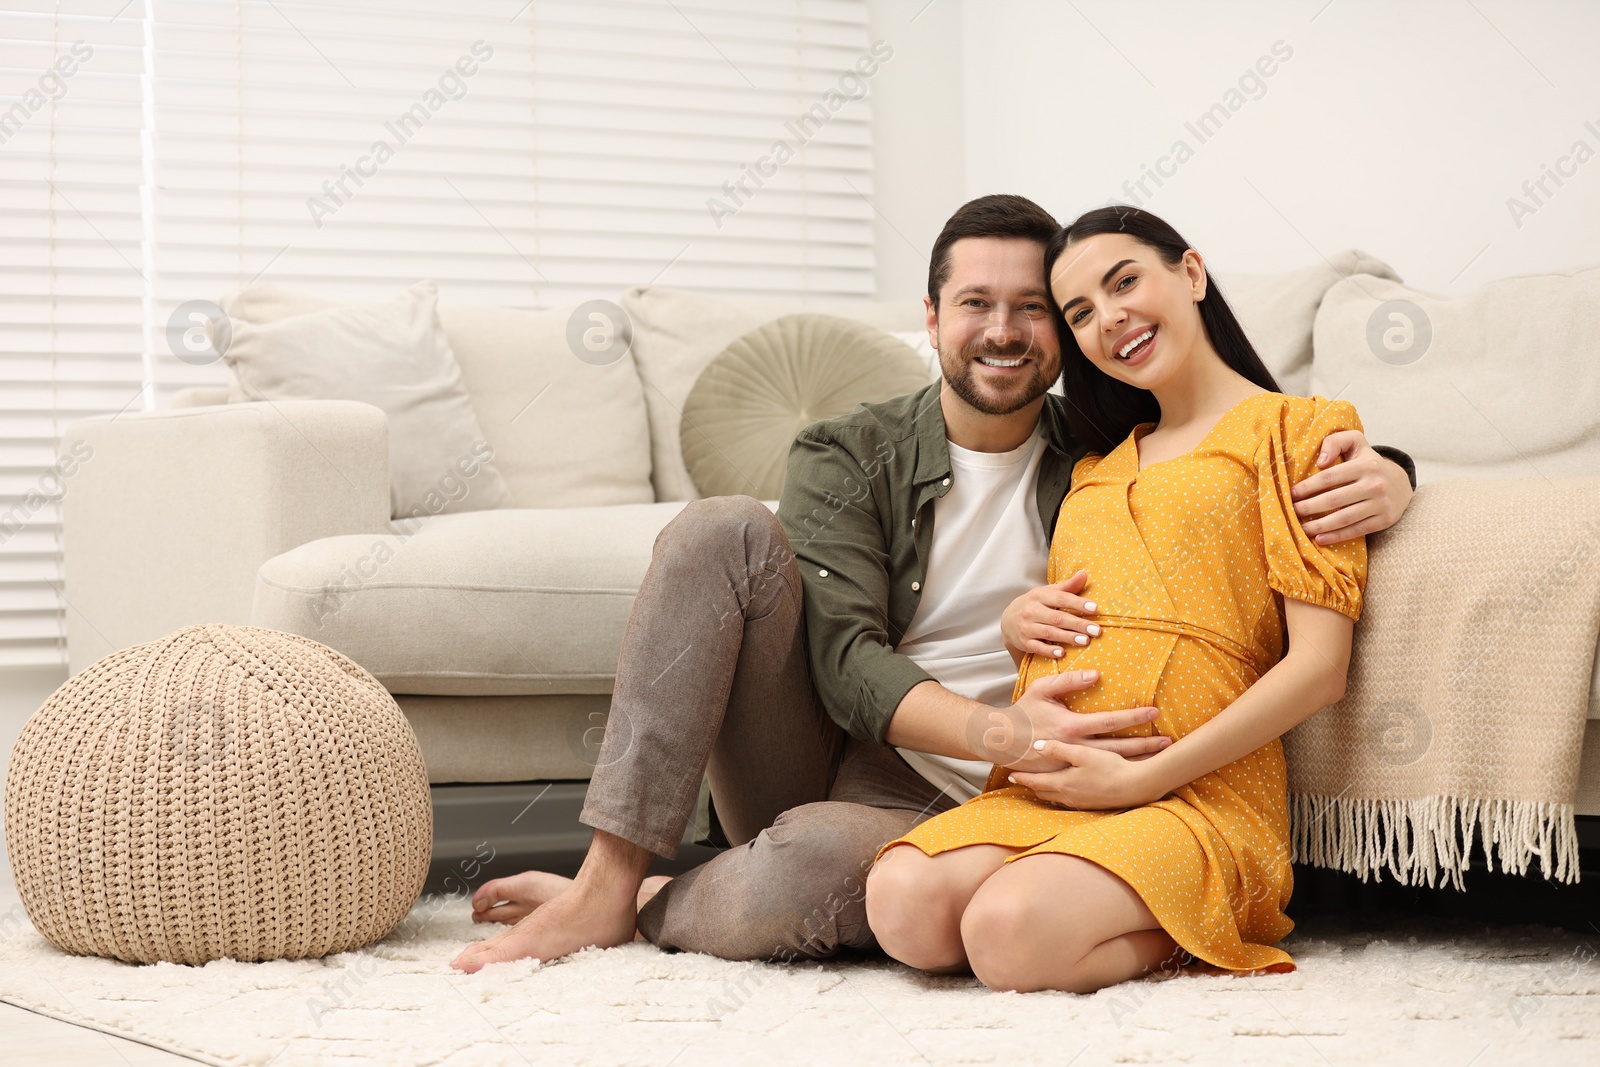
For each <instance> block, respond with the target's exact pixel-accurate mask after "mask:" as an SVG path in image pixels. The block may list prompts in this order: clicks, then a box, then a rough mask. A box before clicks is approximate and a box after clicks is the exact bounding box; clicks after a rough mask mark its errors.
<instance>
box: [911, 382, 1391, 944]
mask: <svg viewBox="0 0 1600 1067" xmlns="http://www.w3.org/2000/svg"><path fill="white" fill-rule="evenodd" d="M1153 426H1154V424H1153V423H1144V424H1141V425H1140V426H1138V427H1136V428H1135V429H1134V431H1133V432H1132V433H1131V434H1130V435H1129V436H1128V438H1127V440H1125V441H1123V442H1122V443H1121V444H1120V445H1118V446H1117V447H1116V448H1115V449H1113V450H1112V451H1111V452H1110V454H1109V455H1107V456H1105V457H1103V458H1102V457H1099V456H1087V457H1085V458H1084V459H1083V460H1081V461H1079V463H1078V465H1077V467H1076V468H1074V470H1073V480H1072V489H1071V491H1070V492H1069V493H1068V494H1067V497H1066V499H1065V500H1064V501H1062V504H1061V512H1060V517H1059V520H1058V521H1057V524H1056V531H1055V538H1054V541H1053V543H1052V544H1051V546H1050V566H1049V580H1050V581H1051V582H1059V581H1064V580H1065V579H1066V578H1068V577H1070V576H1071V575H1072V574H1073V573H1074V572H1076V571H1077V570H1079V569H1080V568H1082V569H1085V570H1087V571H1088V572H1089V589H1088V591H1087V592H1086V593H1085V596H1086V597H1088V598H1089V599H1092V600H1094V601H1095V602H1096V604H1097V606H1098V608H1099V613H1098V618H1097V621H1098V622H1100V623H1101V624H1102V625H1103V627H1104V629H1103V631H1102V634H1101V636H1100V637H1097V638H1095V639H1094V640H1092V641H1091V642H1090V643H1089V645H1088V646H1087V647H1085V648H1068V649H1067V650H1066V651H1065V653H1064V654H1063V655H1062V657H1061V658H1060V659H1048V658H1045V657H1042V656H1034V655H1032V654H1030V655H1028V656H1026V657H1025V658H1024V659H1023V662H1022V667H1021V670H1020V671H1019V674H1018V677H1017V685H1016V690H1015V694H1014V696H1013V699H1016V697H1018V696H1021V694H1022V693H1023V691H1024V690H1026V688H1027V687H1028V685H1029V684H1031V683H1032V682H1033V681H1034V680H1035V679H1037V678H1040V677H1043V676H1044V675H1047V674H1053V673H1056V672H1057V671H1066V670H1079V669H1084V668H1095V669H1097V670H1099V671H1100V682H1099V684H1098V685H1096V686H1094V687H1093V688H1091V689H1088V690H1086V691H1084V692H1081V693H1077V694H1074V695H1073V697H1072V698H1071V699H1070V700H1069V702H1068V706H1069V707H1070V708H1071V709H1072V710H1074V711H1078V712H1094V711H1109V710H1113V709H1117V708H1132V707H1139V706H1143V705H1154V706H1155V707H1156V708H1158V709H1159V710H1160V713H1161V714H1160V717H1159V718H1158V719H1157V720H1156V721H1155V722H1154V723H1152V724H1146V725H1142V726H1137V727H1132V728H1130V729H1128V730H1125V731H1123V732H1122V733H1121V734H1120V735H1118V736H1125V737H1134V736H1146V735H1149V734H1151V733H1153V732H1160V733H1162V734H1165V735H1166V736H1168V737H1171V738H1173V739H1175V740H1176V739H1178V738H1181V737H1183V736H1184V735H1185V734H1187V733H1189V732H1190V731H1191V730H1193V729H1194V728H1195V727H1197V726H1199V725H1200V724H1201V723H1203V722H1206V721H1207V720H1208V719H1210V718H1211V717H1212V716H1214V715H1216V714H1217V713H1218V712H1220V711H1222V710H1223V709H1224V708H1226V707H1227V706H1228V705H1229V704H1230V703H1231V702H1232V701H1233V700H1235V699H1236V698H1237V697H1238V696H1239V695H1240V694H1241V693H1243V692H1244V691H1245V690H1246V689H1248V688H1249V687H1250V686H1251V685H1252V684H1254V683H1255V681H1256V680H1257V679H1258V678H1260V677H1261V676H1262V675H1263V674H1265V673H1266V672H1267V671H1268V670H1269V669H1270V668H1271V667H1272V666H1273V664H1275V663H1277V661H1278V660H1279V659H1280V658H1281V657H1282V655H1283V651H1284V625H1283V616H1282V613H1281V606H1280V603H1279V601H1278V597H1277V595H1276V594H1281V595H1282V596H1285V597H1290V598H1292V599H1295V600H1303V601H1307V602H1309V603H1313V604H1321V605H1323V606H1325V607H1329V608H1333V609H1334V610H1336V611H1339V612H1342V613H1343V614H1345V615H1348V616H1349V617H1350V618H1352V619H1357V618H1359V617H1360V614H1361V595H1362V589H1363V588H1364V586H1365V584H1366V570H1367V553H1366V542H1365V540H1364V539H1361V538H1357V539H1355V540H1352V541H1346V542H1344V543H1342V544H1338V545H1331V546H1326V547H1324V546H1320V545H1317V544H1315V543H1314V542H1313V541H1312V540H1311V538H1310V537H1309V536H1307V534H1306V533H1305V531H1304V530H1303V529H1302V528H1301V526H1300V522H1299V520H1298V518H1297V517H1296V516H1295V513H1294V506H1293V501H1292V500H1291V498H1290V495H1289V493H1290V490H1291V488H1292V487H1293V486H1294V484H1295V483H1296V482H1297V481H1299V480H1301V479H1302V478H1304V477H1306V476H1307V475H1308V474H1311V473H1314V472H1315V471H1316V469H1317V468H1316V463H1315V461H1316V455H1317V451H1318V448H1319V446H1320V445H1321V442H1322V439H1323V438H1324V437H1325V436H1327V435H1328V434H1330V433H1333V432H1334V431H1336V430H1358V429H1360V428H1361V422H1360V419H1359V418H1358V417H1357V415H1356V411H1355V408H1354V407H1352V406H1351V405H1350V404H1349V403H1348V402H1345V401H1329V400H1326V399H1324V398H1322V397H1295V396H1285V395H1283V394H1280V393H1257V394H1255V395H1253V396H1250V397H1247V398H1246V399H1245V400H1243V401H1240V403H1239V404H1237V405H1236V406H1235V407H1233V408H1232V409H1231V410H1230V411H1229V412H1228V413H1227V414H1226V415H1224V416H1223V417H1222V418H1221V419H1220V420H1219V421H1218V422H1217V424H1216V426H1215V427H1213V428H1212V430H1211V432H1210V434H1208V435H1207V436H1206V438H1205V439H1204V440H1202V441H1201V443H1200V445H1199V446H1198V447H1196V448H1195V449H1194V450H1193V451H1191V452H1188V453H1186V454H1184V455H1182V456H1177V457H1175V458H1173V459H1169V460H1163V461H1161V462H1158V463H1154V464H1151V465H1150V466H1148V467H1146V468H1145V469H1144V470H1142V471H1141V470H1139V455H1138V440H1139V438H1140V437H1142V436H1143V435H1144V434H1145V433H1147V432H1148V431H1149V430H1150V429H1151V428H1152V427H1153ZM1005 785H1006V779H1005V772H1004V771H1003V770H1001V769H1000V768H998V767H997V768H996V769H995V772H994V773H993V774H991V775H990V777H989V782H988V786H989V791H988V792H985V793H982V794H981V795H979V796H977V797H974V798H973V799H972V800H970V801H968V802H967V803H966V804H963V805H961V806H960V807H958V808H954V809H952V810H950V811H948V812H945V813H944V814H942V815H938V816H936V817H934V818H933V819H930V820H928V821H927V822H925V823H923V824H922V825H921V826H919V827H917V828H916V829H915V830H913V831H912V832H911V833H909V834H907V835H906V836H905V837H903V838H900V839H899V840H898V841H893V842H890V845H895V844H900V843H909V844H913V845H916V846H917V847H918V848H920V849H922V850H923V851H924V852H926V853H927V854H928V855H937V854H938V853H940V852H944V851H947V850H949V849H953V848H960V847H962V846H964V845H975V844H995V845H1004V846H1006V847H1009V848H1015V849H1021V850H1023V851H1020V852H1019V853H1018V854H1017V855H1015V856H1012V857H1010V858H1009V860H1008V862H1011V861H1015V860H1017V859H1020V858H1021V857H1023V856H1027V855H1031V854H1033V853H1037V852H1058V853H1065V854H1067V855H1072V856H1081V857H1083V858H1084V859H1087V860H1091V861H1093V862H1094V863H1097V864H1099V865H1100V866H1102V867H1104V868H1106V869H1107V870H1110V871H1112V872H1113V873H1115V874H1116V875H1118V876H1119V877H1121V878H1122V879H1123V880H1124V881H1126V882H1127V883H1128V884H1129V885H1131V886H1132V887H1133V888H1134V889H1135V890H1136V891H1137V892H1138V893H1139V895H1140V897H1142V898H1143V899H1144V902H1145V904H1146V905H1148V906H1149V908H1150V910H1151V912H1152V913H1153V914H1154V915H1155V917H1156V919H1157V920H1158V921H1159V922H1160V923H1161V926H1162V927H1163V928H1164V929H1165V930H1166V931H1167V933H1169V934H1171V935H1172V937H1173V939H1174V940H1175V941H1177V942H1178V944H1179V945H1180V946H1181V947H1182V948H1184V949H1185V950H1186V951H1188V952H1189V953H1190V954H1192V955H1193V956H1195V957H1197V958H1199V959H1201V960H1204V961H1205V962H1207V963H1210V964H1214V965H1215V966H1218V967H1222V968H1226V969H1228V970H1237V971H1249V970H1293V968H1294V962H1293V961H1292V960H1291V959H1290V958H1289V955H1288V954H1287V953H1286V952H1284V951H1282V950H1281V949H1278V948H1276V947H1274V946H1275V944H1276V943H1277V942H1278V941H1279V940H1281V939H1282V938H1283V937H1284V936H1285V935H1286V934H1288V933H1289V931H1290V930H1291V929H1293V926H1294V924H1293V923H1292V922H1290V920H1289V918H1288V917H1287V916H1286V915H1284V907H1285V906H1286V905H1287V904H1288V902H1289V894H1290V892H1291V891H1292V889H1293V887H1294V880H1293V874H1292V871H1291V868H1290V866H1289V814H1288V790H1287V783H1286V779H1285V772H1284V758H1283V746H1282V744H1281V743H1280V742H1278V741H1273V742H1272V743H1271V744H1269V745H1267V746H1266V747H1264V748H1260V749H1257V750H1256V751H1255V752H1252V753H1251V754H1250V755H1248V756H1246V757H1244V758H1243V759H1241V760H1239V761H1237V762H1235V763H1231V764H1229V765H1228V766H1226V767H1223V768H1221V769H1220V770H1217V771H1214V772H1212V773H1211V774H1208V775H1205V776H1204V777H1202V778H1200V779H1199V780H1198V781H1195V782H1192V783H1190V784H1189V785H1186V786H1184V787H1183V788H1181V789H1179V790H1177V791H1176V792H1174V793H1172V794H1170V795H1169V796H1167V797H1165V798H1163V799H1161V800H1158V801H1156V802H1154V803H1152V804H1146V805H1144V806H1143V807H1139V808H1131V809H1127V810H1122V811H1068V810H1064V809H1061V808H1056V807H1053V806H1050V805H1047V804H1045V803H1044V802H1043V801H1040V800H1039V799H1037V798H1036V797H1035V796H1034V795H1033V792H1032V791H1031V790H1029V789H1027V788H1025V787H1023V786H1009V787H1005V788H999V787H1002V786H1005ZM890 845H885V846H884V848H888V847H890Z"/></svg>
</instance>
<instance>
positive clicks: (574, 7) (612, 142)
mask: <svg viewBox="0 0 1600 1067" xmlns="http://www.w3.org/2000/svg"><path fill="white" fill-rule="evenodd" d="M34 6H35V7H36V8H37V10H35V11H29V12H16V11H12V12H8V13H5V14H3V15H0V26H3V30H0V37H3V41H4V47H5V49H6V52H5V58H4V61H3V64H0V76H3V77H4V79H5V81H4V82H3V84H0V114H3V109H4V107H7V106H10V105H11V103H12V102H13V101H16V100H19V99H23V98H24V97H25V96H26V93H27V91H28V89H29V87H30V86H33V85H34V84H35V83H37V82H38V80H39V79H40V77H41V75H42V74H43V73H44V72H45V71H46V70H47V69H48V68H49V67H50V65H51V64H52V63H54V62H55V61H56V60H57V59H58V58H59V57H62V56H67V57H70V56H71V54H72V51H71V50H72V48H73V44H74V42H75V41H78V40H82V41H84V42H85V44H86V46H87V47H89V48H91V49H92V50H93V56H92V58H90V59H87V60H85V61H83V62H81V63H80V65H79V68H78V70H77V72H76V73H74V74H73V75H72V76H71V77H70V78H67V79H66V80H65V82H64V84H65V86H66V92H64V93H61V94H59V95H58V97H57V98H54V99H51V100H50V101H49V104H48V106H47V107H43V108H39V109H36V110H32V111H29V113H28V115H27V116H26V117H27V121H26V122H25V123H23V124H22V125H21V127H20V130H19V132H17V133H16V134H15V135H13V136H10V137H8V138H7V139H6V140H5V141H4V142H3V143H0V181H4V183H5V188H6V198H5V202H4V205H0V212H3V214H4V217H5V219H6V223H7V225H6V227H5V230H4V233H3V234H0V246H3V247H4V248H5V250H6V251H5V256H6V259H5V261H4V269H5V270H6V272H7V274H8V280H9V281H11V282H12V283H13V284H10V285H8V286H7V287H6V289H5V291H4V294H3V295H0V300H3V301H4V306H5V307H6V317H5V320H4V323H3V325H0V329H3V330H4V352H3V358H4V360H5V370H4V372H3V373H4V380H5V385H6V391H7V398H8V399H7V404H6V407H5V412H4V417H3V425H0V449H3V450H4V455H5V460H4V464H3V466H0V477H3V479H4V483H3V484H0V510H3V509H7V508H9V509H12V511H13V512H15V511H16V508H17V505H18V504H19V503H20V502H23V501H24V500H26V499H28V494H29V492H30V490H32V489H33V488H35V485H36V483H39V482H40V480H41V478H45V479H46V481H47V482H48V481H50V479H48V478H47V477H46V476H47V475H48V472H49V470H50V469H51V464H52V462H53V461H54V457H55V456H56V454H57V450H58V447H59V440H60V435H61V432H62V430H63V429H64V428H65V426H66V424H67V423H70V422H71V421H72V419H74V418H76V417H79V416H80V415H83V414H89V413H95V412H103V411H115V410H119V409H121V408H123V407H124V406H132V407H136V408H137V407H141V406H165V405H166V404H167V403H168V401H169V398H170V395H171V393H172V392H173V391H175V390H176V389H178V388H181V387H183V386H186V385H195V384H221V383H222V382H224V381H225V371H224V368H223V367H222V365H221V364H220V363H217V364H210V365H201V366H197V365H193V364H191V363H187V362H184V361H182V360H179V359H178V358H176V356H175V355H174V354H173V352H172V350H171V348H170V347H169V345H168V342H167V336H166V327H167V323H168V318H169V317H170V316H172V315H173V313H174V312H175V311H176V309H177V308H178V307H179V306H180V305H182V304H184V303H186V302H188V301H190V300H197V299H198V300H215V299H216V298H217V297H219V296H220V295H221V294H222V293H224V292H226V291H228V290H230V289H233V288H235V287H237V286H241V285H247V284H251V283H270V284H276V285H282V286H286V287H290V288H295V289H302V290H306V291H309V292H312V293H315V294H317V295H321V296H325V297H327V298H329V299H333V300H348V299H374V298H381V297H388V296H392V295H394V294H395V293H397V292H398V291H399V290H401V289H403V288H404V287H406V286H407V285H409V284H411V283H412V282H414V281H417V280H418V279H420V278H433V279H435V280H436V281H437V282H438V283H439V287H440V291H441V298H442V299H444V300H446V301H449V302H452V303H491V304H504V305H510V306H524V307H540V306H551V305H556V304H562V303H567V302H571V301H577V300H581V299H588V298H591V297H596V296H600V297H609V298H612V299H615V298H616V297H617V296H618V295H619V294H620V293H621V292H623V291H624V290H626V289H627V288H629V287H631V286H634V285H645V284H659V285H673V286H679V287H684V288H691V289H703V290H707V291H714V292H718V293H722V294H726V295H735V296H754V295H782V296H787V297H797V298H804V299H817V300H839V299H850V298H855V297H869V296H871V295H872V292H873V256H872V208H871V207H870V205H869V203H868V198H870V197H871V196H872V184H871V121H870V120H871V112H870V95H871V88H872V85H871V83H872V78H873V77H874V76H875V75H876V73H877V71H878V69H879V68H880V67H881V66H882V65H883V64H884V63H885V62H891V61H892V50H891V49H890V48H889V47H887V46H885V45H882V44H879V45H876V46H875V45H874V43H873V42H872V41H870V40H869V37H868V33H867V13H866V5H865V2H864V0H788V2H783V0H768V2H760V3H740V2H738V0H699V2H684V3H674V2H670V0H539V2H538V3H535V4H530V5H527V6H525V7H521V9H520V10H519V6H520V5H519V3H518V2H516V0H449V2H448V3H447V2H444V0H399V2H391V0H342V2H338V3H313V2H308V0H300V2H296V0H273V2H270V3H269V2H264V0H250V2H242V0H132V3H131V4H129V5H128V6H127V7H126V8H125V9H123V0H106V2H104V3H100V2H97V0H73V2H63V3H60V4H54V3H39V4H36V5H34ZM119 9H121V10H120V11H119ZM113 16H114V17H113ZM47 88H49V89H51V90H54V88H55V83H54V82H51V83H50V85H49V86H48V87H47ZM14 110H15V109H13V111H14ZM8 128H9V127H8V126H6V125H5V124H3V123H0V137H6V134H5V130H6V129H8ZM141 390H142V392H141ZM54 495H59V492H56V493H55V494H54ZM8 514H10V513H8ZM24 518H25V520H26V521H25V522H23V523H21V524H20V525H19V526H18V528H17V532H16V533H15V534H13V535H8V534H7V533H6V532H5V531H4V530H3V529H0V539H3V540H0V664H3V663H60V662H65V654H64V648H63V647H62V646H63V638H62V634H63V632H64V622H63V619H64V612H63V606H64V605H63V602H62V601H61V599H60V597H61V594H62V592H63V590H62V587H61V581H62V561H61V558H60V539H59V528H58V510H57V505H56V504H55V503H54V502H48V501H47V502H45V503H43V504H41V505H40V506H39V507H37V508H36V509H34V510H32V511H30V512H28V513H27V514H26V515H25V516H24ZM8 528H9V527H8ZM65 593H66V595H69V596H70V585H69V586H68V587H67V588H66V589H65Z"/></svg>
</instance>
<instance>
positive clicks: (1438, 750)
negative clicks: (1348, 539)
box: [1284, 478, 1600, 889]
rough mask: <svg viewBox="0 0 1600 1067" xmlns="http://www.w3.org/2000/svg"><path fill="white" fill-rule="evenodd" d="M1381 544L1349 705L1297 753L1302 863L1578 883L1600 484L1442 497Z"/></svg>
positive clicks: (1574, 481) (1454, 489) (1444, 485)
mask: <svg viewBox="0 0 1600 1067" xmlns="http://www.w3.org/2000/svg"><path fill="white" fill-rule="evenodd" d="M1367 544H1368V548H1369V553H1368V560H1369V566H1368V576H1367V588H1366V597H1365V607H1364V609H1363V613H1362V617H1361V621H1360V622H1358V623H1357V624H1356V630H1355V648H1354V652H1353V654H1352V657H1351V666H1350V680H1349V686H1348V688H1347V689H1346V692H1345V697H1344V699H1343V700H1342V701H1340V702H1339V703H1338V704H1335V705H1333V706H1332V707H1329V708H1325V709H1323V710H1322V711H1320V712H1318V713H1317V714H1316V715H1313V716H1312V717H1311V718H1310V719H1308V720H1306V721H1305V722H1304V723H1302V724H1301V725H1300V726H1298V727H1296V728H1295V729H1294V730H1292V731H1291V732H1290V733H1289V734H1288V735H1287V736H1286V737H1285V739H1284V742H1285V746H1286V750H1287V754H1288V760H1289V793H1290V814H1291V819H1292V823H1293V825H1292V834H1293V855H1294V858H1295V859H1296V860H1297V861H1300V862H1304V863H1310V864H1313V865H1314V866H1318V867H1330V868H1333V869H1336V870H1342V871H1350V872H1353V873H1356V874H1359V875H1360V876H1361V877H1362V879H1363V880H1365V879H1366V877H1367V875H1368V874H1369V873H1370V874H1372V875H1374V876H1376V877H1378V878H1380V879H1381V877H1382V876H1383V873H1384V872H1388V873H1390V874H1392V875H1393V876H1394V877H1395V878H1397V879H1398V880H1399V881H1400V882H1401V884H1405V885H1409V884H1415V883H1418V882H1426V884H1428V885H1430V886H1431V885H1434V884H1436V882H1437V880H1438V879H1439V877H1440V876H1441V875H1443V876H1444V877H1446V878H1447V879H1448V880H1449V882H1450V883H1451V884H1453V885H1454V886H1455V887H1456V888H1458V889H1459V888H1461V887H1462V883H1461V876H1462V872H1463V871H1465V870H1466V868H1467V864H1468V858H1469V856H1470V855H1471V853H1472V851H1473V848H1474V841H1475V840H1476V841H1477V842H1479V845H1480V847H1481V848H1482V851H1483V853H1484V854H1486V855H1487V857H1488V862H1489V866H1490V868H1491V869H1493V868H1494V867H1495V866H1496V860H1497V859H1498V866H1499V868H1500V869H1502V870H1505V871H1511V872H1515V873H1518V874H1523V873H1526V872H1527V870H1528V866H1529V862H1530V861H1531V860H1532V859H1533V858H1534V857H1538V859H1539V864H1540V867H1541V869H1542V871H1543V873H1544V876H1545V877H1546V878H1550V877H1552V876H1553V877H1555V878H1557V879H1560V880H1561V881H1564V882H1575V881H1577V880H1578V840H1577V832H1576V828H1575V824H1574V822H1573V801H1574V799H1575V797H1576V793H1577V785H1578V763H1579V759H1580V756H1581V754H1582V749H1583V732H1584V724H1585V716H1586V714H1587V710H1588V703H1589V689H1590V679H1591V676H1592V673H1593V671H1594V666H1595V665H1594V657H1595V644H1596V640H1597V638H1600V478H1562V479H1541V478H1527V479H1519V480H1516V481H1452V482H1437V483H1433V484H1430V485H1425V486H1423V487H1421V488H1420V489H1419V490H1418V491H1417V494H1416V497H1415V499H1414V500H1413V502H1412V504H1411V507H1410V508H1409V509H1408V510H1407V512H1406V514H1405V516H1404V517H1403V518H1402V519H1401V521H1400V522H1399V523H1398V524H1397V525H1396V526H1395V527H1394V529H1392V530H1390V531H1388V532H1386V533H1382V534H1377V535H1374V536H1372V537H1370V538H1368V541H1367ZM1291 640H1292V638H1291Z"/></svg>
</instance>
